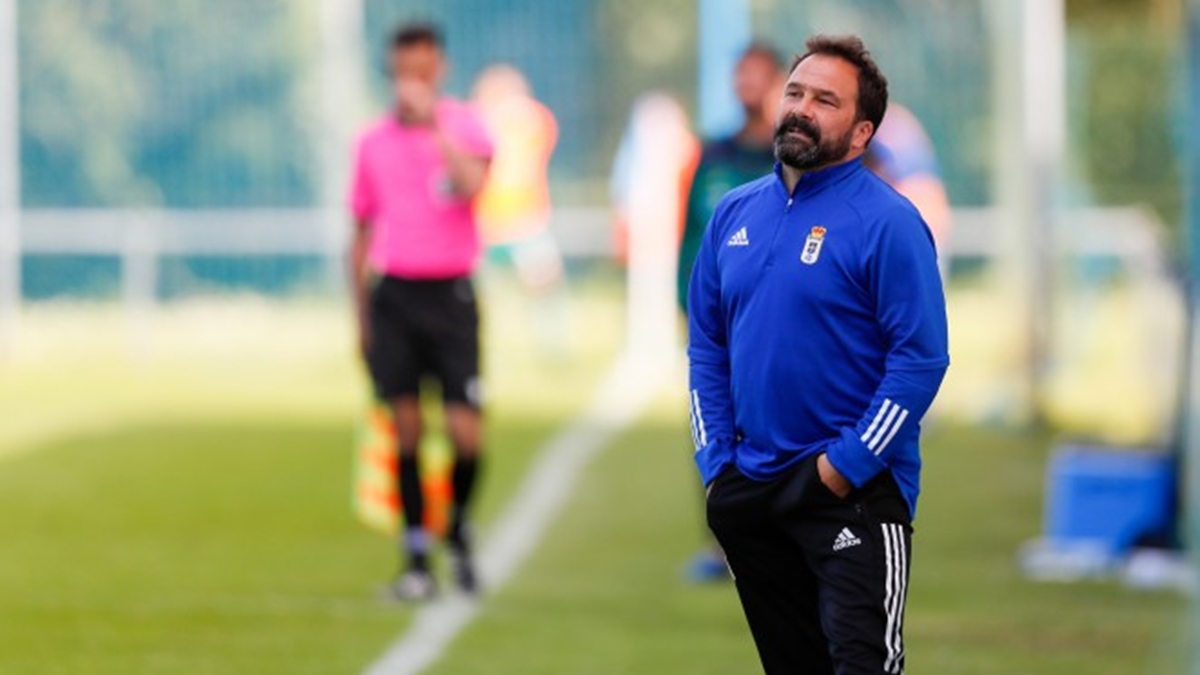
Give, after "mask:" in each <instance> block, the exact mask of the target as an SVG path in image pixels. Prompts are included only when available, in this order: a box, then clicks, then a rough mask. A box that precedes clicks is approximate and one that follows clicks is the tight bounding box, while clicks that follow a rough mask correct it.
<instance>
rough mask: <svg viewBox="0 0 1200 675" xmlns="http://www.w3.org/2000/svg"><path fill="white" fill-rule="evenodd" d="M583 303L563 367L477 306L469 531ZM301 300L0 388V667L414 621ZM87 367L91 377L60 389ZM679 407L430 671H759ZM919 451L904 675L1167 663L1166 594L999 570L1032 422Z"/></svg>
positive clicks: (264, 662) (967, 432)
mask: <svg viewBox="0 0 1200 675" xmlns="http://www.w3.org/2000/svg"><path fill="white" fill-rule="evenodd" d="M498 302H499V301H498ZM252 309H253V312H252V313H253V314H255V315H257V314H258V313H261V311H264V310H261V308H252ZM576 309H577V316H583V315H587V316H589V317H591V318H592V319H593V320H594V323H589V324H588V325H587V326H582V325H581V326H579V327H578V328H577V330H576V335H577V340H576V344H575V345H574V351H575V355H576V356H577V357H579V358H578V362H577V363H575V364H574V365H568V364H564V363H546V362H542V361H539V360H538V359H537V358H536V357H535V356H534V355H533V353H532V352H533V350H532V349H529V348H527V346H522V345H524V344H525V343H524V342H523V339H522V336H521V334H520V331H519V330H517V329H513V328H505V327H504V326H508V325H509V324H508V323H505V324H503V325H501V322H500V321H499V320H498V318H497V317H500V316H509V315H510V314H511V313H513V312H517V311H519V307H516V306H503V307H501V308H500V309H498V310H495V311H492V312H491V313H490V314H489V316H490V317H491V318H490V319H489V322H490V323H489V326H490V328H489V331H490V334H491V335H492V338H493V339H492V342H491V344H492V347H491V351H490V352H489V359H488V364H489V365H488V368H489V374H490V382H491V385H492V396H493V401H494V408H493V412H492V413H491V414H490V416H489V421H488V439H489V443H488V451H489V452H490V459H489V464H488V468H487V475H486V480H487V484H486V489H485V490H484V492H483V494H482V499H481V504H480V507H481V512H480V515H481V520H482V521H483V526H484V529H485V530H486V523H487V521H488V520H489V519H492V518H494V517H495V516H496V515H497V514H498V513H499V512H500V510H501V509H502V507H503V505H504V504H505V503H506V501H507V499H508V498H509V497H510V496H511V495H512V492H513V490H514V489H515V488H516V486H517V484H518V482H519V479H520V477H521V475H522V474H523V472H524V470H525V469H526V468H527V467H528V464H529V462H530V460H531V459H532V457H533V456H534V453H535V451H536V449H537V448H538V446H539V445H540V444H541V443H542V442H544V441H545V440H546V439H547V438H549V437H550V436H551V435H552V434H553V433H554V432H555V431H556V430H558V429H560V428H561V427H562V426H564V425H565V424H567V423H569V421H570V419H571V418H572V416H573V415H574V414H575V413H576V412H578V410H579V409H580V407H581V406H582V404H583V402H584V401H585V400H586V398H587V395H588V393H589V389H590V387H592V386H594V385H595V383H596V382H597V381H598V379H599V377H600V375H601V374H602V372H603V370H604V367H605V365H606V363H607V362H608V359H609V358H611V356H612V355H613V352H614V349H615V345H616V343H617V342H618V341H619V337H620V330H621V329H620V321H619V320H617V319H618V318H619V307H618V304H617V299H616V298H615V297H613V296H612V294H611V293H608V292H607V291H603V292H599V291H595V290H594V289H593V290H592V291H588V292H585V293H584V294H583V295H582V296H581V297H580V298H579V299H578V300H577V305H576ZM270 311H274V310H270ZM316 313H317V314H318V315H319V317H318V318H320V319H321V321H319V322H317V323H315V324H314V323H313V317H311V316H309V315H307V314H304V315H296V316H293V315H292V314H288V313H285V315H280V316H274V318H273V319H272V320H275V321H279V322H282V323H287V322H295V323H296V325H297V326H298V327H299V326H310V325H317V326H323V325H332V326H335V328H333V329H330V331H331V332H330V333H329V336H328V339H327V340H325V341H321V340H318V339H316V338H313V339H314V340H316V341H315V342H314V343H313V344H311V345H308V346H305V345H300V346H297V347H295V350H294V351H295V353H294V354H291V355H278V354H277V355H275V356H273V357H272V358H268V359H265V360H264V359H263V358H249V357H246V356H245V354H253V353H254V349H253V347H254V344H255V343H254V342H253V340H255V339H257V338H254V337H253V336H252V335H251V334H250V333H251V331H250V330H249V329H247V335H245V336H242V339H243V340H244V341H245V344H243V345H242V347H243V349H239V350H235V351H234V352H233V355H230V354H229V353H225V352H221V353H217V354H211V353H208V352H206V351H205V350H206V349H208V348H207V347H204V346H202V345H200V344H199V343H197V345H193V346H191V347H188V346H187V342H186V340H185V339H183V338H180V340H181V341H182V342H183V343H184V346H183V347H177V349H179V350H183V353H181V354H168V353H161V354H159V355H157V356H156V357H154V359H153V360H152V361H151V362H150V363H148V364H146V365H143V366H136V365H135V366H127V365H122V364H124V363H125V362H124V361H123V360H122V359H116V361H117V363H118V364H119V365H113V364H112V362H113V360H114V359H112V358H109V357H103V358H101V357H95V356H94V355H93V356H87V355H79V356H77V357H76V358H75V360H71V359H67V362H66V363H63V362H61V359H60V360H50V359H47V360H45V361H39V360H38V359H37V355H36V354H35V355H34V357H32V362H33V363H34V365H31V366H19V367H14V368H12V369H10V370H8V371H6V372H5V375H8V376H9V377H8V378H7V379H5V378H3V377H0V380H3V381H0V426H3V427H4V428H7V429H19V430H20V433H19V434H17V433H15V432H14V433H13V434H4V435H3V437H0V542H2V546H3V553H2V554H0V673H13V674H21V675H49V674H57V673H63V674H67V673H71V674H76V673H88V674H95V675H109V674H112V675H117V674H120V675H130V674H134V673H146V674H155V675H159V674H163V675H173V674H180V675H183V674H188V675H193V674H204V673H212V674H218V673H220V674H222V675H225V674H229V673H247V674H253V675H269V674H273V673H279V674H281V675H282V674H285V673H286V674H289V675H292V674H305V673H312V674H314V675H316V674H318V673H320V674H327V673H357V672H360V671H361V669H362V668H363V667H364V666H365V665H367V664H368V663H370V662H371V661H372V660H373V659H374V658H376V657H377V656H378V655H379V654H381V653H382V651H383V650H384V649H385V647H386V646H387V645H388V644H389V643H390V642H391V641H392V640H393V639H394V638H395V637H396V636H398V635H399V634H400V633H401V632H402V631H403V630H404V628H405V626H406V624H407V622H408V621H409V620H410V618H411V611H410V610H408V609H406V608H402V607H397V606H395V605H388V604H383V603H380V602H379V601H377V600H376V598H375V589H376V586H377V585H378V584H379V583H381V582H382V581H384V580H385V579H386V578H387V577H388V576H389V575H390V574H391V573H392V572H393V567H394V564H395V559H394V551H393V545H392V543H391V542H389V541H387V540H386V539H385V538H383V537H381V536H379V535H377V534H375V533H373V532H370V531H368V530H366V529H364V528H363V527H362V526H360V525H359V524H358V523H356V522H355V521H354V519H353V516H352V514H351V511H350V508H349V490H350V488H349V482H350V476H351V465H350V460H351V447H352V440H353V436H354V425H355V423H356V422H357V414H358V411H359V409H360V407H361V402H362V398H363V396H362V387H361V383H360V380H359V374H358V373H357V372H356V371H355V370H354V368H353V367H352V363H353V361H352V358H351V357H350V355H351V354H352V349H351V348H350V347H349V344H350V341H349V339H348V336H347V335H345V334H344V331H342V332H339V331H341V329H340V328H336V326H339V325H340V324H339V323H338V321H339V320H340V319H341V318H344V317H341V316H340V315H339V314H338V313H337V312H336V311H332V310H330V311H326V310H321V311H318V312H316ZM55 320H57V319H55ZM34 323H35V324H36V323H37V319H36V317H35V321H34ZM179 323H182V324H183V325H184V327H185V328H186V326H187V325H189V324H188V323H187V321H186V320H184V319H180V320H179ZM581 323H582V322H581ZM159 330H160V331H162V335H165V336H166V337H165V338H164V341H167V338H170V340H171V341H174V337H173V335H174V334H173V333H170V332H169V330H170V329H169V328H168V327H163V326H160V327H159ZM183 332H184V333H186V332H187V331H186V330H184V331H183ZM119 342H120V340H119V339H115V338H114V344H118V343H119ZM188 349H192V350H193V351H190V352H189V351H187V350H188ZM501 353H502V354H503V357H504V358H498V354H501ZM101 356H103V355H101ZM109 356H111V355H109ZM85 367H86V369H87V372H88V373H89V377H88V379H87V384H88V386H86V387H81V386H70V385H72V384H73V383H74V384H77V382H75V381H73V380H72V377H73V375H74V374H76V373H77V372H78V371H79V369H81V368H85ZM130 372H133V373H135V374H137V375H136V376H131V375H129V373H130ZM548 392H550V394H549V395H548ZM285 394H286V395H285ZM272 401H273V402H272ZM685 405H686V404H684V403H683V401H682V398H681V397H680V396H672V395H671V394H670V393H669V392H668V393H665V394H664V395H663V397H662V398H661V400H660V402H659V403H657V404H656V405H655V406H654V407H653V408H652V409H651V410H649V411H647V413H646V414H645V415H644V416H643V418H642V419H641V421H640V422H639V423H638V424H637V425H635V426H634V427H633V428H631V429H629V430H628V431H627V432H625V433H623V434H622V435H621V436H620V437H619V438H618V439H617V440H616V441H615V442H613V443H612V444H611V446H610V447H609V448H608V449H607V450H606V451H605V452H604V454H602V455H601V456H600V457H599V458H598V459H597V461H596V462H595V463H594V464H593V465H591V466H590V467H589V468H588V470H587V471H586V472H585V474H584V475H583V476H582V479H581V482H580V484H579V487H578V489H577V490H576V491H575V492H574V494H573V497H572V499H571V501H570V503H569V504H568V506H567V507H566V508H565V509H564V511H563V512H562V513H561V514H559V516H558V518H557V520H556V521H555V523H554V524H553V526H552V527H551V528H550V530H549V531H548V532H547V535H546V537H545V539H544V540H543V542H542V544H541V546H540V547H539V548H538V550H537V551H536V552H535V554H534V555H533V557H532V558H531V559H530V560H529V561H528V562H527V563H526V565H525V566H524V568H523V569H522V570H521V572H520V573H518V575H517V576H516V578H515V579H514V581H513V582H512V584H511V585H510V586H508V587H506V588H503V589H499V590H497V591H495V592H493V593H491V594H489V596H488V597H487V599H486V602H485V604H484V607H483V609H482V612H481V614H480V615H479V617H478V619H477V620H476V622H475V623H474V624H472V625H471V626H470V627H469V628H468V629H467V630H466V632H465V633H464V634H463V635H461V636H460V638H459V639H458V640H457V641H456V642H455V643H454V644H453V645H452V647H451V649H450V651H449V653H448V654H447V655H446V656H445V657H444V658H443V660H442V661H440V662H439V663H438V664H437V665H435V666H434V667H433V668H432V669H431V670H430V672H431V673H433V674H436V675H472V674H475V673H478V674H480V675H483V674H485V673H487V674H491V673H523V674H525V675H543V674H544V675H563V674H570V675H590V674H596V675H599V674H605V675H608V674H613V673H619V674H621V675H641V674H645V675H659V674H661V673H672V672H686V673H692V674H693V675H703V674H712V675H717V674H725V673H735V672H736V673H753V672H758V666H757V662H756V660H755V656H754V651H753V646H752V644H751V642H750V637H749V634H748V632H747V630H746V628H745V625H744V623H743V620H742V618H741V614H740V609H739V608H738V605H737V600H736V597H735V595H734V592H733V589H732V587H731V586H730V585H728V584H723V585H716V586H708V587H702V588H695V587H691V586H688V585H687V584H686V583H685V582H684V580H683V577H682V574H681V570H682V566H683V564H684V562H685V561H686V559H687V558H688V556H690V555H691V554H692V553H693V552H694V551H695V549H696V548H697V546H698V545H699V544H700V541H701V525H700V520H699V519H700V495H699V491H698V488H697V487H696V485H695V474H694V471H693V469H692V467H691V465H690V457H689V451H688V448H687V444H688V442H689V436H688V430H687V420H686V407H685ZM927 439H928V440H927V443H926V449H925V459H926V473H925V485H924V493H923V496H922V501H921V507H920V513H919V519H918V522H917V535H916V539H915V544H914V563H913V580H912V584H911V589H910V610H909V615H908V617H907V621H906V632H907V639H908V649H909V665H908V672H912V673H940V674H951V675H954V674H958V673H962V674H970V675H990V674H995V675H1020V674H1025V673H1028V674H1030V675H1057V674H1063V675H1067V674H1072V675H1073V674H1076V673H1092V674H1101V675H1104V674H1111V675H1118V674H1121V675H1126V674H1130V673H1163V672H1172V670H1173V664H1176V663H1178V660H1177V658H1178V655H1179V653H1180V650H1181V646H1182V645H1183V642H1184V635H1185V633H1184V631H1183V628H1181V627H1180V626H1178V625H1177V624H1178V622H1180V621H1181V620H1182V617H1183V615H1184V603H1183V601H1182V600H1181V599H1180V598H1178V597H1177V596H1174V595H1170V594H1147V593H1137V592H1132V591H1128V590H1125V589H1123V588H1120V587H1118V586H1115V585H1111V584H1103V583H1090V584H1081V585H1042V584H1034V583H1030V582H1026V581H1024V580H1022V579H1020V578H1019V576H1018V575H1017V574H1016V570H1015V564H1014V552H1015V549H1016V547H1017V546H1018V545H1019V544H1020V543H1021V542H1022V541H1023V540H1024V539H1026V538H1028V537H1031V536H1035V535H1036V534H1037V531H1038V529H1039V523H1040V509H1041V499H1042V496H1041V491H1042V482H1043V478H1042V472H1043V466H1044V458H1045V454H1046V452H1047V448H1048V446H1049V444H1050V438H1049V437H1047V436H1043V435H1036V434H1031V435H1018V434H1009V433H1002V432H995V431H982V430H976V429H968V428H963V427H958V426H954V425H951V424H949V423H935V424H933V425H932V429H931V430H930V432H929V433H928V436H927Z"/></svg>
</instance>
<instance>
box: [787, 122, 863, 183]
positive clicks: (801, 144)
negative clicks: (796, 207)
mask: <svg viewBox="0 0 1200 675" xmlns="http://www.w3.org/2000/svg"><path fill="white" fill-rule="evenodd" d="M793 131H797V132H800V133H802V134H804V135H805V136H807V139H799V138H796V137H795V136H791V135H789V134H790V132H793ZM853 132H854V130H853V129H851V130H849V131H847V132H846V134H845V135H843V136H842V137H841V138H838V139H836V140H834V141H833V142H831V143H825V142H822V139H821V130H820V129H819V128H818V127H817V126H816V125H815V124H812V123H811V122H809V121H807V120H804V119H801V118H799V117H796V116H788V117H786V118H784V119H783V120H782V121H781V122H780V123H779V125H778V126H777V127H776V128H775V159H777V160H779V161H780V162H781V163H783V164H786V165H788V166H790V167H792V168H794V169H799V170H801V171H810V170H812V169H816V168H820V167H822V166H825V165H827V164H831V163H833V162H836V161H838V160H840V159H842V158H843V157H845V156H846V155H847V154H849V152H850V143H851V139H852V135H853Z"/></svg>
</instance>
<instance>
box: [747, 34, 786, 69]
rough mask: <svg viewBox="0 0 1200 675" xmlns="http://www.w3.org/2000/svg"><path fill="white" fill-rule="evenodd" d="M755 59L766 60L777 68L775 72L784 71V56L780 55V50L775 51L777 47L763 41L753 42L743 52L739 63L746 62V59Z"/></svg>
mask: <svg viewBox="0 0 1200 675" xmlns="http://www.w3.org/2000/svg"><path fill="white" fill-rule="evenodd" d="M753 58H760V59H765V60H766V61H768V62H770V63H771V65H773V66H775V70H783V56H782V55H781V54H780V53H779V50H778V49H775V47H774V46H773V45H772V44H771V43H769V42H763V41H761V40H755V41H754V42H751V43H750V44H749V45H747V47H746V48H745V49H743V50H742V54H741V56H739V57H738V61H745V60H746V59H753Z"/></svg>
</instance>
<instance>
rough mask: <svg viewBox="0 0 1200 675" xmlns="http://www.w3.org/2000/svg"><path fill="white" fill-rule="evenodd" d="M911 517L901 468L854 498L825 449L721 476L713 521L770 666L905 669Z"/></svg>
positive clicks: (822, 673) (810, 673)
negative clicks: (832, 470)
mask: <svg viewBox="0 0 1200 675" xmlns="http://www.w3.org/2000/svg"><path fill="white" fill-rule="evenodd" d="M909 520H910V518H909V511H908V505H907V503H906V502H905V501H904V498H903V497H902V496H901V494H900V490H899V487H898V486H897V485H896V482H895V479H894V478H893V477H892V474H891V472H890V471H884V472H883V473H881V474H880V475H879V476H877V477H876V478H875V479H873V480H872V481H871V482H869V483H867V484H866V485H864V486H863V487H862V488H861V489H857V490H854V491H853V492H851V494H850V495H849V497H847V498H846V499H844V500H843V499H840V498H838V497H837V496H836V495H834V494H833V493H832V492H831V491H830V490H829V488H827V487H825V485H824V483H822V482H821V481H820V479H819V478H818V474H817V467H816V457H815V456H814V457H809V458H806V459H805V460H803V461H802V462H800V464H799V465H798V466H797V467H795V468H793V469H791V470H789V471H788V472H787V473H786V474H784V475H783V476H781V477H779V478H778V479H776V480H774V481H772V482H769V483H762V482H758V481H754V480H751V479H749V478H747V477H746V476H744V475H742V474H741V473H740V472H739V471H738V470H737V469H736V468H729V469H726V470H725V472H723V473H722V474H721V475H720V476H718V477H717V479H716V481H714V482H713V484H712V490H711V491H710V493H709V497H708V522H709V526H710V527H711V528H712V530H713V533H715V534H716V536H717V541H719V542H720V544H721V546H722V547H723V548H724V549H725V555H726V558H727V560H728V562H729V568H730V571H732V572H733V575H734V579H735V580H736V581H735V583H736V585H737V591H738V597H739V598H740V599H741V601H742V609H743V610H744V612H745V614H746V619H747V621H748V623H749V624H750V632H751V634H752V635H753V636H754V642H755V646H756V647H757V648H758V654H759V658H760V659H761V660H762V665H763V670H764V671H765V672H766V673H767V675H866V674H867V673H870V674H871V675H880V674H884V673H887V674H892V675H900V674H901V673H903V672H904V639H903V627H904V606H905V600H906V598H907V591H908V577H909V575H908V565H909V562H910V560H911V554H910V546H911V543H912V528H911V526H910V524H909Z"/></svg>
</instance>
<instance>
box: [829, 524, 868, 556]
mask: <svg viewBox="0 0 1200 675" xmlns="http://www.w3.org/2000/svg"><path fill="white" fill-rule="evenodd" d="M861 543H862V539H859V538H858V537H856V536H854V533H853V532H851V531H850V528H848V527H843V528H842V531H841V532H838V536H837V539H834V540H833V550H834V552H835V553H836V552H838V551H840V550H842V549H844V548H850V547H851V546H858V545H859V544H861Z"/></svg>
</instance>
